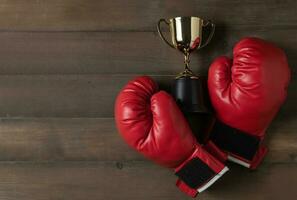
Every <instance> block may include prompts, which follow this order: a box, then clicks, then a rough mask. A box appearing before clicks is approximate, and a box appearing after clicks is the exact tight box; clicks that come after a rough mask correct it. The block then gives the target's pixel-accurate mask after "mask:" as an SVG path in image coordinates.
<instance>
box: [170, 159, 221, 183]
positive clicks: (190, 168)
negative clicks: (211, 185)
mask: <svg viewBox="0 0 297 200" xmlns="http://www.w3.org/2000/svg"><path fill="white" fill-rule="evenodd" d="M215 174H216V173H215V172H214V171H213V170H212V169H211V168H209V167H208V166H207V165H206V164H205V163H204V162H202V161H201V160H200V159H199V158H193V159H192V160H191V161H189V162H188V163H187V164H186V165H185V166H184V167H183V168H182V169H180V170H179V171H178V172H176V173H175V175H177V176H178V177H179V178H180V179H181V180H182V181H183V182H184V183H185V184H187V185H188V186H189V187H191V188H193V189H197V188H198V187H199V186H202V185H204V183H205V182H207V181H208V180H209V179H211V178H212V177H213V176H214V175H215Z"/></svg>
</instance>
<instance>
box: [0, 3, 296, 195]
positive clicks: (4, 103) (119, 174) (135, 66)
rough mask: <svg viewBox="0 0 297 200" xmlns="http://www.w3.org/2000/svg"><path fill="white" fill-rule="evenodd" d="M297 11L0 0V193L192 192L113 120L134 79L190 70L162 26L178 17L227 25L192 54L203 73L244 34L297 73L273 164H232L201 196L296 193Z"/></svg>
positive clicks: (274, 143) (269, 160)
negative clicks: (134, 146) (271, 48)
mask: <svg viewBox="0 0 297 200" xmlns="http://www.w3.org/2000/svg"><path fill="white" fill-rule="evenodd" d="M296 9H297V3H296V1H295V0H241V1H239V0H199V1H194V0H188V1H180V0H165V1H161V0H151V1H146V0H126V1H122V0H109V1H103V0H102V1H99V0H0V117H1V118H0V140H1V142H0V199H1V200H32V199H33V200H65V199H71V200H77V199H82V200H89V199H96V200H97V199H102V200H103V199H104V200H105V199H106V200H108V199H110V200H114V199H121V200H123V199H130V200H132V199H135V200H136V199H137V200H141V199H147V200H152V199H154V200H161V199H162V200H167V199H168V200H175V199H190V198H188V197H186V196H185V195H184V194H182V193H181V192H179V191H178V190H177V189H176V188H175V185H174V183H175V176H174V175H173V173H172V172H171V171H169V170H167V169H163V168H161V167H159V166H156V165H154V164H152V163H151V162H149V161H146V160H145V159H144V158H143V157H141V156H139V155H138V154H137V153H135V152H134V151H132V150H131V149H130V148H128V147H127V146H126V145H125V144H124V142H123V141H122V140H121V138H120V137H119V136H118V134H117V131H116V129H115V126H114V120H113V104H114V99H115V96H116V94H117V93H118V92H119V90H120V88H121V87H122V86H123V85H124V84H125V83H126V82H127V81H128V80H129V79H131V78H132V77H134V76H135V75H136V74H147V75H152V76H153V77H155V78H156V79H157V80H158V81H160V82H162V84H164V85H166V84H168V83H169V82H170V80H171V78H172V75H174V74H176V73H177V72H179V71H180V70H181V66H182V57H181V55H180V54H179V53H178V52H177V51H175V50H172V49H170V48H169V47H167V46H165V45H164V43H163V42H162V41H161V40H160V38H159V37H158V35H157V33H156V23H157V21H158V19H159V18H162V17H171V16H179V15H182V16H186V15H195V16H201V17H203V18H206V19H212V20H213V21H214V22H215V23H216V24H217V30H216V33H215V36H214V39H213V40H212V41H211V44H210V45H209V46H207V47H206V48H205V49H203V50H201V51H199V53H195V54H193V56H192V57H191V59H192V61H191V66H192V69H193V70H194V71H195V72H199V73H200V74H206V73H207V70H208V66H209V63H210V62H211V60H212V59H214V58H215V57H216V56H218V55H221V54H226V55H231V51H232V46H233V45H234V44H235V43H236V41H238V40H239V39H240V38H241V37H244V36H258V37H262V38H264V39H267V40H270V41H273V42H275V43H277V44H278V45H279V46H280V47H282V48H284V49H285V51H286V52H287V55H288V59H289V63H290V66H291V68H292V81H291V85H290V87H289V96H288V100H287V101H286V103H285V105H284V106H283V107H282V109H281V111H280V113H279V115H278V116H277V118H276V119H275V120H274V121H273V123H272V125H271V127H270V128H269V130H268V134H269V137H268V140H267V143H268V146H269V148H270V152H269V154H268V156H267V157H266V159H265V161H264V163H263V164H262V165H261V166H260V167H259V169H258V170H257V171H254V172H250V171H248V170H246V169H243V168H241V167H238V166H235V165H231V168H232V170H231V171H230V172H228V174H226V175H225V176H224V177H223V178H222V179H221V180H220V181H219V182H218V183H216V184H215V185H214V186H213V187H211V188H210V189H209V190H207V191H206V192H204V193H202V194H201V195H199V197H200V199H204V200H217V199H220V200H223V199H228V200H230V199H243V200H245V199H246V200H247V199H254V200H256V199H259V200H260V199H261V200H262V199H269V200H272V199H281V198H282V199H294V197H295V199H296V197H297V190H296V185H297V163H296V162H297V143H296V141H297V135H296V132H297V117H296V112H297V106H296V102H297V93H296V89H297V80H296V72H297V66H296V64H297V55H296V51H297V37H296V35H297V17H296ZM199 197H198V198H199Z"/></svg>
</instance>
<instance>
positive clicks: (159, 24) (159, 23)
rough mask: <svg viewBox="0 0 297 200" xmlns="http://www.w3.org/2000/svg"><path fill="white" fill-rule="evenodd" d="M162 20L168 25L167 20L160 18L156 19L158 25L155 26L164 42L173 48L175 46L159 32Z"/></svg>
mask: <svg viewBox="0 0 297 200" xmlns="http://www.w3.org/2000/svg"><path fill="white" fill-rule="evenodd" d="M162 22H164V23H165V24H167V26H169V22H167V21H166V20H165V19H160V20H159V21H158V26H157V29H158V33H159V36H160V37H161V38H162V40H163V41H164V42H165V43H166V44H168V45H169V46H170V47H172V48H174V49H175V47H174V46H173V45H172V44H171V43H170V42H168V41H167V40H166V38H165V37H164V35H163V33H162V32H161V23H162Z"/></svg>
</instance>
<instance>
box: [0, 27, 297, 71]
mask: <svg viewBox="0 0 297 200" xmlns="http://www.w3.org/2000/svg"><path fill="white" fill-rule="evenodd" d="M296 34H297V29H269V28H268V29H256V30H251V29H240V30H234V29H223V28H219V29H217V31H216V34H215V36H214V38H213V40H212V42H211V43H210V45H209V46H208V47H206V48H204V49H201V50H199V51H197V52H194V53H193V54H192V55H191V64H190V66H191V68H192V69H193V70H194V71H196V72H198V73H199V74H206V73H207V70H208V66H209V65H210V63H211V61H212V60H213V59H214V58H215V57H217V56H219V55H231V52H232V47H233V45H234V44H235V43H236V42H237V41H239V40H240V38H242V37H244V36H256V37H261V38H264V39H267V40H269V41H272V42H275V43H276V44H277V45H278V46H280V47H282V48H283V49H285V51H286V53H287V55H288V59H289V63H290V65H291V66H292V68H293V71H294V73H296V70H297V68H296V67H294V66H296V64H297V57H296V56H295V52H296V51H297V39H296V37H295V36H296ZM284 38H286V39H284ZM0 43H1V46H0V74H135V73H140V74H163V75H164V74H177V73H179V72H180V71H182V69H183V66H184V64H183V56H182V55H181V54H180V53H179V52H178V51H176V50H173V49H171V48H170V47H168V46H167V45H166V44H164V43H163V41H161V39H160V38H159V36H158V35H157V33H154V32H112V33H111V32H100V33H98V32H67V33H65V32H63V33H60V32H54V33H39V32H38V33H23V32H17V33H11V32H0Z"/></svg>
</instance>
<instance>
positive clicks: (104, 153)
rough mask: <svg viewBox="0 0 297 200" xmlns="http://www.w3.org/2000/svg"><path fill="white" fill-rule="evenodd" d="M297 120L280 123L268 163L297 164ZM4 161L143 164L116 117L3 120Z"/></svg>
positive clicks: (0, 153) (272, 132) (0, 149)
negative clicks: (124, 137)
mask: <svg viewBox="0 0 297 200" xmlns="http://www.w3.org/2000/svg"><path fill="white" fill-rule="evenodd" d="M296 129H297V120H296V119H294V120H292V121H286V122H285V121H284V120H281V119H280V120H276V121H275V122H274V123H273V124H272V126H271V128H270V129H269V131H268V133H267V135H268V139H267V146H268V147H269V150H270V151H269V153H268V155H267V157H266V158H265V160H264V163H296V162H297V145H296V142H295V141H296V140H297V136H296V134H295V130H296ZM0 140H1V141H2V142H1V145H0V161H129V160H132V161H139V160H145V158H144V157H143V156H141V155H139V154H138V153H137V152H135V151H134V150H132V149H131V148H130V147H128V145H126V144H125V142H124V141H123V140H122V138H121V137H120V136H119V134H118V133H117V130H116V127H115V123H114V119H112V118H106V119H103V118H74V119H69V118H31V119H28V118H26V119H2V120H1V122H0Z"/></svg>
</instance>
